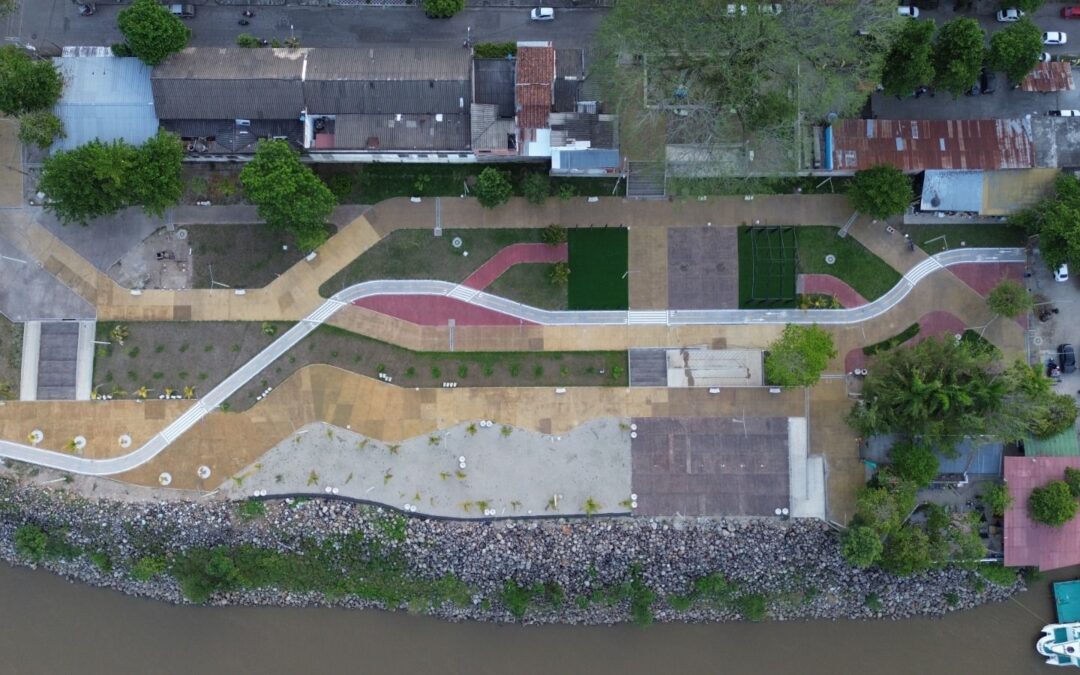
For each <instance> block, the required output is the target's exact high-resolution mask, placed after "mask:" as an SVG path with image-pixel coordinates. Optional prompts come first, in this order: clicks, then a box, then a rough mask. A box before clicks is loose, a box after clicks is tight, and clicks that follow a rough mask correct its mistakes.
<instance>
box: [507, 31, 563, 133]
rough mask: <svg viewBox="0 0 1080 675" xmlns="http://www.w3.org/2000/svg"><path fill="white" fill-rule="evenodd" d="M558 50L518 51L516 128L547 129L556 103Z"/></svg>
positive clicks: (534, 49)
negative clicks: (555, 84) (550, 114)
mask: <svg viewBox="0 0 1080 675" xmlns="http://www.w3.org/2000/svg"><path fill="white" fill-rule="evenodd" d="M554 82H555V48H554V47H552V46H551V45H550V43H549V44H548V45H547V46H545V47H518V53H517V71H516V72H515V74H514V83H515V84H514V104H515V107H516V109H517V125H518V127H520V128H522V129H546V128H547V126H548V113H550V112H551V105H552V103H553V101H554V97H555V90H554V85H553V83H554Z"/></svg>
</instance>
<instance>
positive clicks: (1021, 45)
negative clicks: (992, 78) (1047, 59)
mask: <svg viewBox="0 0 1080 675" xmlns="http://www.w3.org/2000/svg"><path fill="white" fill-rule="evenodd" d="M1042 50H1043V43H1042V31H1041V30H1040V29H1039V27H1038V26H1036V25H1035V24H1034V23H1032V21H1031V19H1029V18H1027V17H1026V16H1025V17H1023V18H1022V19H1020V20H1019V21H1017V22H1016V23H1013V24H1010V25H1009V26H1008V27H1007V28H1003V29H1002V30H999V31H995V32H994V34H993V35H991V36H990V51H989V52H988V53H987V65H989V66H990V67H991V68H993V69H994V70H1003V71H1005V75H1006V76H1008V78H1009V81H1010V82H1012V83H1013V84H1019V83H1020V82H1021V81H1022V80H1023V79H1024V78H1025V77H1027V76H1028V73H1030V72H1031V70H1032V69H1033V68H1034V67H1035V66H1036V65H1037V64H1038V63H1039V55H1040V54H1041V53H1042Z"/></svg>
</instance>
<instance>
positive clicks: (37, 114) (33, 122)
mask: <svg viewBox="0 0 1080 675" xmlns="http://www.w3.org/2000/svg"><path fill="white" fill-rule="evenodd" d="M66 136H67V134H66V133H65V132H64V122H63V121H62V120H61V119H60V118H59V117H57V116H56V115H54V114H53V112H52V111H51V110H37V111H34V112H28V113H25V114H23V115H20V116H19V140H20V141H22V142H23V143H24V144H25V145H36V146H38V147H39V148H41V149H42V150H45V149H47V148H48V147H49V146H50V145H52V143H53V141H54V140H56V138H57V137H60V138H64V137H66Z"/></svg>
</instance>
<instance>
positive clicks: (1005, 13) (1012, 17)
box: [997, 9, 1024, 23]
mask: <svg viewBox="0 0 1080 675" xmlns="http://www.w3.org/2000/svg"><path fill="white" fill-rule="evenodd" d="M1022 16H1024V13H1023V12H1021V11H1020V10H1018V9H999V10H998V13H997V20H998V21H1000V22H1001V23H1012V22H1013V21H1019V20H1020V17H1022Z"/></svg>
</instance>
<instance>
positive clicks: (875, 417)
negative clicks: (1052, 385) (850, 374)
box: [849, 338, 1023, 452]
mask: <svg viewBox="0 0 1080 675" xmlns="http://www.w3.org/2000/svg"><path fill="white" fill-rule="evenodd" d="M993 367H994V356H993V354H992V353H989V352H987V351H985V350H978V349H974V348H972V346H971V345H970V343H968V342H967V341H956V340H952V339H946V340H939V339H937V338H930V339H928V340H924V341H923V342H920V343H919V344H917V345H915V346H914V347H901V348H896V349H891V350H889V351H887V352H884V353H883V354H880V355H878V356H877V357H876V359H875V360H874V361H873V362H872V363H871V364H870V369H869V370H870V374H869V375H868V376H867V377H866V379H865V380H864V382H863V396H862V400H861V401H859V402H858V403H856V405H855V407H854V408H853V409H852V411H851V414H850V415H849V421H850V422H851V424H852V426H853V427H854V428H855V429H856V430H857V431H859V432H860V433H861V434H863V435H864V436H871V435H874V434H878V433H903V434H908V435H910V436H913V437H917V438H919V439H921V440H922V441H923V442H924V443H926V444H928V445H932V446H934V447H937V448H940V449H942V451H944V452H949V451H950V450H951V448H952V446H953V445H954V444H955V443H956V442H957V441H959V440H960V439H961V438H963V437H964V436H979V435H984V434H1001V435H1005V436H1008V437H1009V440H1012V438H1015V431H1016V426H1017V421H1016V420H1017V416H1018V415H1022V414H1023V413H1022V412H1021V411H1016V410H1005V409H1004V407H1005V406H1004V405H1003V399H1004V396H1005V393H1006V382H1005V380H1004V379H1003V378H999V377H995V373H994V372H993V370H992V369H993Z"/></svg>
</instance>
